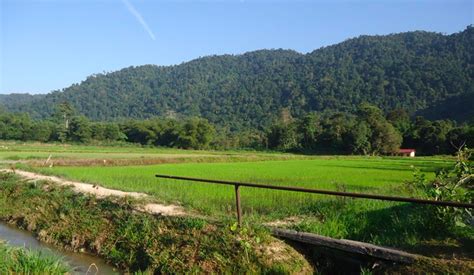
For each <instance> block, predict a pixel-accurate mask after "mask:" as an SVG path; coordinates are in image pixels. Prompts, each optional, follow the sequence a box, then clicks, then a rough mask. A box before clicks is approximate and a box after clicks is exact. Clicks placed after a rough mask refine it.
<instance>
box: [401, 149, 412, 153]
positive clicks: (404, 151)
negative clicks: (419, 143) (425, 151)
mask: <svg viewBox="0 0 474 275" xmlns="http://www.w3.org/2000/svg"><path fill="white" fill-rule="evenodd" d="M398 152H399V153H411V152H415V149H400V150H398Z"/></svg>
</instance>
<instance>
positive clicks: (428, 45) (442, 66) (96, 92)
mask: <svg viewBox="0 0 474 275" xmlns="http://www.w3.org/2000/svg"><path fill="white" fill-rule="evenodd" d="M473 38H474V28H473V27H472V26H469V27H467V28H466V29H465V30H464V31H462V32H459V33H454V34H451V35H443V34H439V33H431V32H423V31H416V32H408V33H400V34H391V35H384V36H360V37H358V38H354V39H349V40H347V41H344V42H342V43H339V44H336V45H333V46H329V47H324V48H321V49H318V50H315V51H313V52H311V53H308V54H300V53H298V52H295V51H290V50H260V51H254V52H249V53H245V54H242V55H221V56H209V57H203V58H199V59H196V60H193V61H190V62H187V63H183V64H180V65H176V66H155V65H144V66H138V67H129V68H125V69H122V70H120V71H116V72H111V73H105V74H97V75H92V76H90V77H88V78H87V79H86V80H85V81H83V82H82V83H80V84H74V85H72V86H70V87H68V88H65V89H63V90H62V91H53V92H51V93H49V94H47V95H39V96H27V95H10V96H0V107H1V105H3V108H4V109H5V110H7V111H10V112H27V113H29V114H30V116H31V117H32V118H48V117H50V116H51V115H52V114H53V113H54V112H55V108H56V106H58V105H59V104H61V103H63V102H68V103H70V104H71V105H72V106H73V107H74V108H75V109H76V110H77V112H78V113H79V114H82V115H84V116H86V117H87V118H89V119H91V120H96V121H112V120H120V119H124V118H134V119H146V118H151V117H154V116H160V117H167V118H185V117H201V118H205V119H207V120H208V121H209V122H211V123H212V124H214V125H216V126H217V127H222V128H227V129H228V130H229V131H241V130H245V129H257V130H265V129H267V128H268V127H269V126H270V125H271V124H272V123H274V122H275V121H278V119H280V117H281V116H282V113H285V112H286V113H287V115H288V116H290V117H293V118H302V117H304V116H305V115H307V114H309V113H311V112H325V113H335V112H345V113H351V112H352V113H354V112H356V110H357V108H358V106H359V105H360V104H362V103H364V102H367V103H370V104H372V105H374V106H377V107H379V108H381V109H382V110H383V111H384V112H385V113H386V112H388V111H390V110H393V109H397V108H403V109H405V110H407V111H408V113H409V115H411V116H413V115H416V114H422V115H424V116H425V117H427V118H436V119H444V118H452V119H456V120H458V121H467V120H470V119H472V108H470V106H471V105H472V103H473V102H472V99H473V95H474V85H473V75H474V67H473V64H474V62H473V61H474V60H473V56H474V50H473V46H474V39H473ZM466 99H467V100H466ZM463 110H464V111H463ZM440 114H441V115H440ZM440 116H442V117H440Z"/></svg>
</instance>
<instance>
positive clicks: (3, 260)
mask: <svg viewBox="0 0 474 275" xmlns="http://www.w3.org/2000/svg"><path fill="white" fill-rule="evenodd" d="M69 272H70V269H69V267H68V266H67V265H66V264H64V263H62V261H61V259H58V258H57V257H55V256H52V255H46V254H44V253H41V252H38V251H31V250H28V249H26V248H18V247H10V246H8V245H7V244H6V243H3V242H2V241H0V274H66V273H69Z"/></svg>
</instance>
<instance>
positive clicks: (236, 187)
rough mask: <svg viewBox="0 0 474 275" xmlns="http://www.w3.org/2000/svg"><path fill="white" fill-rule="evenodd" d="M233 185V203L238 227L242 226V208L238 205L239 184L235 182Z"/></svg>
mask: <svg viewBox="0 0 474 275" xmlns="http://www.w3.org/2000/svg"><path fill="white" fill-rule="evenodd" d="M234 187H235V204H236V206H237V207H236V210H237V222H238V224H239V227H241V226H242V208H241V207H240V190H239V187H240V186H239V185H238V184H236V185H234Z"/></svg>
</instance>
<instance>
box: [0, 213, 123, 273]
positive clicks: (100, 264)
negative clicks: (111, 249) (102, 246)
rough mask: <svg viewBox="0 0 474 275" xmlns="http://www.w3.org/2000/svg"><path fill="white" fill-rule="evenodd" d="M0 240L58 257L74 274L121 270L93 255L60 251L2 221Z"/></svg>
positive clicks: (117, 271)
mask: <svg viewBox="0 0 474 275" xmlns="http://www.w3.org/2000/svg"><path fill="white" fill-rule="evenodd" d="M0 240H3V241H6V243H7V244H8V245H9V246H14V247H22V248H27V249H31V250H36V251H41V252H42V253H44V254H50V255H54V256H58V257H59V258H61V260H62V261H63V262H65V263H67V264H68V266H69V267H70V268H71V270H72V273H73V274H86V273H89V274H118V273H119V270H117V268H115V267H113V266H111V265H110V264H108V263H106V262H105V261H104V260H103V259H101V258H99V257H97V256H94V255H92V254H87V253H81V252H72V251H67V250H62V249H59V248H58V247H57V246H54V245H50V244H47V243H44V242H40V241H39V240H37V239H36V238H35V237H34V236H33V235H32V234H31V232H28V231H26V230H22V229H19V228H18V227H15V226H12V225H10V224H7V223H6V222H2V221H0Z"/></svg>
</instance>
